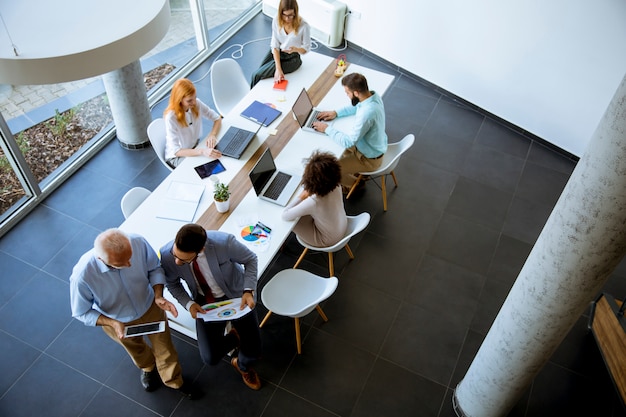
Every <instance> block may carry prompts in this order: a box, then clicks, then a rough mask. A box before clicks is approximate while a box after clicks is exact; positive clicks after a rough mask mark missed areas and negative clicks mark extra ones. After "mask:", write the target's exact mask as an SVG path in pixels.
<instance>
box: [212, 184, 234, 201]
mask: <svg viewBox="0 0 626 417" xmlns="http://www.w3.org/2000/svg"><path fill="white" fill-rule="evenodd" d="M213 197H214V198H215V201H227V200H228V199H229V198H230V191H229V190H228V184H223V183H221V182H218V183H217V184H215V191H213Z"/></svg>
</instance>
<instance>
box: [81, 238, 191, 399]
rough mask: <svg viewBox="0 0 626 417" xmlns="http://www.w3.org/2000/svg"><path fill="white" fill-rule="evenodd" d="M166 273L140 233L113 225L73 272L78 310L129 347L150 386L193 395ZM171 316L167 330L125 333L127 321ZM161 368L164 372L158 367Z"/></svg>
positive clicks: (88, 321)
mask: <svg viewBox="0 0 626 417" xmlns="http://www.w3.org/2000/svg"><path fill="white" fill-rule="evenodd" d="M164 284H165V275H164V273H163V269H162V268H161V265H160V262H159V258H158V256H157V254H156V253H155V251H154V250H153V249H152V248H151V247H150V245H149V244H148V242H147V241H146V240H145V239H144V238H143V237H141V236H139V235H133V234H126V233H124V232H123V231H121V230H119V229H109V230H106V231H104V232H102V233H101V234H99V235H98V237H96V240H95V242H94V248H93V249H91V250H89V251H88V252H87V253H85V254H84V255H83V256H82V257H81V258H80V260H79V261H78V263H77V264H76V266H75V267H74V269H73V271H72V275H71V277H70V302H71V308H72V316H73V317H75V318H76V319H78V320H80V321H82V322H83V323H84V324H85V325H87V326H102V329H103V330H104V332H105V333H106V334H107V336H109V337H110V338H111V339H112V340H114V341H115V342H117V343H119V344H120V345H122V347H124V349H125V350H126V352H127V353H128V354H129V356H130V357H131V358H132V360H133V362H134V363H135V365H136V366H137V367H138V368H139V369H141V384H142V385H143V387H144V389H145V390H146V391H154V390H155V389H156V388H158V386H159V380H158V378H159V376H160V378H161V380H162V382H163V384H165V385H166V386H167V387H170V388H172V389H175V390H178V391H179V392H180V393H181V394H183V395H185V396H186V397H188V398H190V399H195V398H197V397H199V396H200V393H199V392H198V390H196V389H195V388H194V387H192V386H191V385H190V384H187V383H183V377H182V371H181V367H180V363H179V361H178V353H177V352H176V348H175V347H174V344H173V343H172V338H171V334H170V329H169V326H167V316H166V314H165V312H166V311H169V312H170V313H172V314H173V315H174V317H176V316H177V315H178V312H177V310H176V307H175V306H174V305H173V304H172V303H171V302H169V301H167V300H166V299H165V298H163V286H164ZM157 321H165V323H166V325H165V331H163V332H160V333H153V334H150V335H148V336H147V337H148V338H149V339H150V344H151V345H152V346H150V345H149V344H148V343H146V341H145V339H144V337H143V336H134V337H125V336H124V329H125V327H126V326H129V325H135V324H142V323H151V322H157ZM157 372H158V375H156V373H157Z"/></svg>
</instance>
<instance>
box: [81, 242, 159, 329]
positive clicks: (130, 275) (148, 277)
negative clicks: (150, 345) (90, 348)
mask: <svg viewBox="0 0 626 417" xmlns="http://www.w3.org/2000/svg"><path fill="white" fill-rule="evenodd" d="M129 239H130V243H131V247H132V250H133V254H132V256H131V258H130V263H131V266H130V267H129V268H123V269H114V268H109V267H108V266H106V265H105V264H104V262H102V261H101V260H100V259H98V258H97V257H96V256H95V254H94V250H93V249H92V250H90V251H89V252H87V253H85V254H84V255H83V256H82V257H81V258H80V260H79V261H78V263H77V264H76V266H74V269H73V271H72V276H71V277H70V303H71V308H72V317H74V318H76V319H78V320H80V321H82V322H83V323H85V324H86V325H87V326H95V325H96V321H97V320H98V317H99V316H100V314H103V315H105V316H107V317H110V318H112V319H115V320H119V321H121V322H123V323H127V322H129V321H132V320H136V319H138V318H140V317H141V316H143V315H144V314H145V312H146V311H148V309H149V308H150V306H151V305H152V303H153V302H154V290H153V289H152V287H154V286H155V285H158V284H165V274H164V273H163V269H162V268H161V265H160V262H159V258H158V256H157V254H156V253H155V251H154V250H153V249H152V247H150V245H149V244H148V242H147V241H146V240H145V239H144V238H143V237H141V236H138V235H132V234H131V235H129Z"/></svg>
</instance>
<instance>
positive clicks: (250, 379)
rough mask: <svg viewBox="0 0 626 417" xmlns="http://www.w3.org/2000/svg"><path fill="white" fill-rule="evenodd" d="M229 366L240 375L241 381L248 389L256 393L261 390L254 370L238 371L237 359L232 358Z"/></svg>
mask: <svg viewBox="0 0 626 417" xmlns="http://www.w3.org/2000/svg"><path fill="white" fill-rule="evenodd" d="M230 364H231V365H232V366H233V368H235V369H236V370H237V372H239V373H240V374H241V378H242V379H243V383H244V384H246V385H247V386H248V388H250V389H253V390H255V391H258V390H260V389H261V379H260V378H259V375H258V374H257V373H256V371H255V370H254V369H249V370H248V371H246V372H244V371H242V370H241V369H239V364H238V363H237V358H232V359H231V360H230Z"/></svg>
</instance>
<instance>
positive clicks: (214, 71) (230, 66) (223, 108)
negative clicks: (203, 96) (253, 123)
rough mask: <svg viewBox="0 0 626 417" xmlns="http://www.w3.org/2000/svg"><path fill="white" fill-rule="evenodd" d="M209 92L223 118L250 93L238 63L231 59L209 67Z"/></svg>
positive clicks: (216, 62) (221, 60)
mask: <svg viewBox="0 0 626 417" xmlns="http://www.w3.org/2000/svg"><path fill="white" fill-rule="evenodd" d="M211 92H212V93H213V103H215V107H216V108H217V111H218V112H219V113H220V114H221V115H222V116H225V115H227V114H228V113H230V111H231V110H232V109H233V108H234V107H235V106H236V105H237V103H239V101H241V99H242V98H244V96H245V95H246V94H248V93H249V92H250V83H249V82H248V80H247V79H246V76H245V75H243V71H242V70H241V67H240V66H239V63H238V62H237V61H235V60H234V59H232V58H224V59H219V60H217V61H214V62H213V64H212V65H211Z"/></svg>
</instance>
